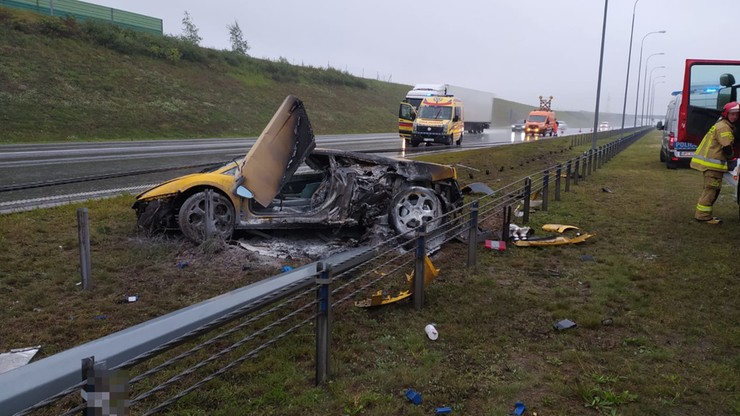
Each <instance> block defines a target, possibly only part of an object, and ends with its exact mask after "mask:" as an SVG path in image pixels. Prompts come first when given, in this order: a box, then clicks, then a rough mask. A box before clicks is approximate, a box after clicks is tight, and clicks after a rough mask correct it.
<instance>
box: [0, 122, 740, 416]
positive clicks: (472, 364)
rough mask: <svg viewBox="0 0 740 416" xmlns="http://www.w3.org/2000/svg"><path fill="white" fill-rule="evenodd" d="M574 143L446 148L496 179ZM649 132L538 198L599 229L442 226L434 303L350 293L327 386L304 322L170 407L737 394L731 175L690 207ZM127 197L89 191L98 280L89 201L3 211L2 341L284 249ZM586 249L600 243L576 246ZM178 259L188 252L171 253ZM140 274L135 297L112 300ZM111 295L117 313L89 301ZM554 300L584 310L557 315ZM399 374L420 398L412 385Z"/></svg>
mask: <svg viewBox="0 0 740 416" xmlns="http://www.w3.org/2000/svg"><path fill="white" fill-rule="evenodd" d="M569 143H570V142H569V141H568V140H564V139H558V140H544V141H539V142H533V143H530V144H523V145H519V146H514V147H508V148H497V149H492V150H489V151H480V150H476V151H471V152H466V151H463V152H458V153H456V154H455V155H456V156H455V159H454V160H455V161H456V162H459V163H462V164H465V165H467V166H471V167H474V168H477V169H479V170H480V171H481V172H473V171H471V172H472V173H474V177H473V178H470V177H467V176H466V175H461V182H463V184H464V183H467V182H469V181H473V180H476V181H484V182H487V183H489V184H490V185H491V186H492V187H494V188H495V187H500V186H501V185H502V184H505V183H508V182H509V181H511V180H513V179H518V178H521V177H523V176H526V175H527V174H528V173H532V172H535V171H538V170H540V169H542V168H544V167H546V166H544V165H545V164H547V163H550V164H552V163H554V161H555V160H556V159H557V158H560V157H562V159H561V160H565V159H568V158H570V157H572V155H573V154H577V153H578V152H580V151H582V149H580V148H571V146H569ZM658 146H659V133H651V134H649V135H648V136H646V137H645V138H643V139H641V140H639V141H638V142H636V143H635V144H633V145H632V146H630V148H628V149H627V150H625V151H624V152H622V153H621V154H619V155H618V156H617V157H615V158H614V159H613V160H611V161H610V162H609V163H607V164H606V165H605V166H604V167H603V168H602V169H600V170H597V171H595V172H594V173H593V174H592V175H591V176H589V177H587V179H586V180H585V181H581V182H580V183H579V184H578V185H572V186H571V191H570V192H568V193H563V194H562V200H561V201H559V202H553V201H551V203H550V209H549V210H548V211H547V212H542V211H537V212H535V213H534V214H533V215H532V218H531V224H530V225H532V226H533V227H535V229H537V231H538V232H537V234H543V233H544V232H542V231H540V230H539V227H540V226H541V225H542V224H545V223H566V224H572V225H576V226H579V227H580V228H581V229H582V230H584V231H588V232H592V233H595V234H596V236H595V237H593V238H592V239H590V240H588V241H587V242H586V243H583V244H581V245H573V246H560V247H549V248H518V247H510V248H509V249H508V250H507V251H505V252H497V251H489V250H485V249H484V248H482V247H479V249H478V253H477V254H478V266H477V267H476V268H475V269H472V270H468V269H466V268H465V267H464V266H463V264H464V259H465V258H466V257H465V256H466V248H465V247H464V246H462V245H459V244H449V245H448V246H445V248H444V250H443V252H442V254H441V255H440V256H439V257H438V258H437V259H436V260H435V265H436V266H437V267H440V268H441V269H442V271H441V274H440V276H439V277H438V278H437V280H435V281H434V282H433V283H432V284H431V285H430V287H429V288H428V289H427V294H426V304H425V307H424V309H423V310H421V311H418V312H417V311H415V310H414V309H413V305H412V303H411V302H402V303H400V304H395V305H390V306H387V307H383V308H380V309H377V310H374V311H368V310H365V309H357V308H354V307H353V306H351V305H349V304H343V305H341V306H340V307H339V309H338V310H337V311H336V312H335V317H336V318H337V319H336V321H335V323H334V327H333V329H334V335H333V344H332V356H331V360H332V361H331V369H332V374H331V381H330V382H329V383H328V385H326V386H325V387H323V388H321V387H318V388H317V387H314V386H313V382H312V380H313V354H314V346H313V335H312V330H310V329H308V328H307V329H306V330H305V331H303V330H301V331H299V332H298V333H296V334H292V335H291V336H289V337H288V338H286V339H285V340H284V341H285V342H281V343H279V344H277V345H276V347H275V348H271V349H270V350H269V353H265V354H263V355H261V357H262V358H261V359H259V360H257V361H255V362H251V361H250V362H249V363H247V364H244V365H242V366H240V367H239V368H237V369H235V370H234V371H232V372H229V373H227V375H226V376H225V377H224V378H223V379H219V380H215V381H213V382H211V383H209V384H208V388H207V389H203V392H202V393H198V394H193V395H190V396H188V397H186V399H184V400H183V401H182V402H180V403H178V404H177V405H176V406H175V407H174V408H173V409H171V410H170V412H171V413H172V414H193V415H195V414H224V415H226V414H232V413H234V412H242V413H247V414H249V413H257V412H259V413H260V414H273V415H298V414H301V415H303V414H343V415H386V414H408V415H421V414H430V413H431V412H433V409H434V408H435V407H438V406H451V407H452V408H453V409H454V412H455V413H457V414H475V415H505V414H508V411H509V409H510V408H511V406H512V405H513V403H514V402H516V401H523V402H524V403H525V404H526V406H527V408H528V409H529V412H534V411H536V412H537V413H538V414H543V415H548V414H563V415H565V414H568V415H576V414H577V415H589V414H593V415H601V414H605V415H611V414H618V415H646V414H675V415H684V414H685V415H694V414H739V412H740V400H739V395H738V388H739V387H740V386H739V385H738V378H737V374H738V373H740V361H738V359H737V357H738V351H737V346H738V340H740V333H739V332H738V326H737V321H738V318H739V316H738V312H737V308H736V299H737V297H738V286H737V284H736V280H737V268H736V265H735V262H734V259H735V258H736V257H737V256H736V251H737V247H738V239H740V237H739V236H738V235H739V234H738V232H737V231H738V227H740V221H739V220H738V206H737V204H736V203H735V202H733V201H732V200H731V199H730V197H729V192H728V191H729V189H724V190H723V194H722V196H721V197H720V199H719V201H718V202H717V205H716V211H715V215H719V216H721V217H724V218H725V220H726V221H725V224H723V225H721V226H719V227H711V226H707V225H705V224H698V223H695V222H694V221H693V220H692V214H693V206H694V204H695V203H696V198H698V195H699V191H700V190H701V184H702V181H701V176H700V175H699V174H698V173H697V172H696V171H693V170H690V169H678V170H667V169H665V167H664V165H663V164H661V163H659V162H658V161H657V155H658ZM450 157H451V156H450V155H439V156H433V157H432V156H429V157H427V158H428V159H437V160H438V161H449V158H450ZM525 160H529V161H530V163H528V164H527V163H524V161H525ZM518 161H522V165H521V166H520V164H519V163H518ZM497 166H504V167H505V169H504V170H503V171H502V172H499V171H498V169H492V168H494V167H497ZM485 169H490V174H488V175H485V174H483V173H482V172H484V171H485ZM461 172H464V170H462V169H461ZM604 187H608V188H610V189H611V190H612V191H613V192H612V193H607V192H604V191H603V190H602V188H604ZM551 195H552V194H551ZM130 203H131V197H120V198H115V199H110V200H104V201H96V202H88V203H86V204H84V205H85V206H86V207H89V212H90V224H91V242H92V263H93V281H94V288H93V290H92V291H89V292H84V291H81V290H80V288H79V287H78V286H76V285H75V283H77V282H78V281H79V279H80V278H79V270H78V262H79V260H78V251H77V243H76V239H77V234H76V225H75V221H76V220H75V218H76V215H75V210H76V208H78V207H80V206H82V205H70V206H65V207H57V208H51V209H45V210H37V211H32V212H26V213H18V214H13V215H5V216H2V217H0V230H2V231H0V242H1V243H2V245H3V247H4V251H3V252H2V254H0V303H2V304H3V305H6V307H5V308H3V309H2V311H0V319H2V321H3V323H4V324H3V325H2V327H0V350H7V349H10V348H18V347H23V346H28V345H36V344H41V345H42V349H41V352H40V355H39V357H43V356H47V355H49V354H53V353H56V352H59V351H62V350H64V349H66V348H69V347H71V346H74V345H78V344H80V343H83V342H85V341H88V340H91V339H95V338H97V337H99V336H102V335H105V334H109V333H112V332H115V331H117V330H120V329H123V328H126V327H128V326H130V325H133V324H136V323H139V322H142V321H145V320H147V319H151V318H153V317H156V316H160V315H162V314H164V313H166V312H169V311H172V310H176V309H179V308H182V307H185V306H188V305H190V304H192V303H195V302H198V301H201V300H205V299H208V298H210V297H213V296H215V295H218V294H220V293H223V292H225V291H228V290H231V289H234V288H237V287H241V286H244V285H246V284H248V283H250V282H253V281H256V280H259V279H260V278H262V277H264V276H269V275H274V274H276V273H277V272H278V269H279V264H275V265H270V264H263V265H259V264H258V263H256V262H255V261H254V260H255V259H249V258H245V257H244V254H240V255H239V256H236V255H234V254H233V252H230V251H228V250H226V251H222V252H213V251H209V250H200V249H198V248H197V247H192V246H190V245H189V243H187V242H184V241H182V240H181V239H179V238H177V236H173V237H166V238H165V237H160V238H149V237H144V236H140V235H138V234H137V232H136V229H135V222H134V214H133V212H132V211H131V209H130V208H129V207H130ZM520 225H521V224H520ZM586 254H589V255H592V256H593V257H594V258H595V260H596V261H595V262H584V261H582V260H581V256H583V255H586ZM180 261H188V262H189V266H188V267H186V268H182V269H180V268H178V267H176V264H177V263H178V262H180ZM298 264H299V261H298V260H296V262H295V263H294V264H293V265H298ZM243 266H248V267H246V268H245V267H243ZM132 293H135V294H138V295H139V296H140V301H139V302H136V303H132V304H122V303H119V302H118V301H119V300H120V299H121V297H122V296H123V295H125V294H132ZM102 314H104V315H106V316H107V319H106V320H97V319H94V317H95V316H98V315H102ZM563 318H568V319H571V320H573V321H575V322H576V323H577V324H578V326H577V327H576V328H573V329H570V330H566V331H562V332H557V331H554V330H553V329H552V324H553V323H555V322H557V321H559V320H560V319H563ZM429 322H435V323H436V324H437V328H438V330H439V333H440V337H439V339H438V340H437V341H435V342H432V341H429V340H428V339H426V337H425V334H424V330H423V328H424V326H425V325H426V324H427V323H429ZM605 322H606V323H605ZM255 375H257V376H256V377H255ZM406 388H414V389H416V390H417V391H419V392H421V393H422V394H423V397H424V403H423V404H422V405H421V406H419V407H414V406H413V405H411V404H410V403H409V402H408V401H406V400H405V398H404V397H403V391H404V390H405V389H406ZM214 408H217V409H219V410H217V411H215V413H213V412H212V409H214Z"/></svg>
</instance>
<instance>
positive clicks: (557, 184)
mask: <svg viewBox="0 0 740 416" xmlns="http://www.w3.org/2000/svg"><path fill="white" fill-rule="evenodd" d="M562 175H563V165H562V163H558V168H557V169H555V200H556V201H560V177H561V176H562Z"/></svg>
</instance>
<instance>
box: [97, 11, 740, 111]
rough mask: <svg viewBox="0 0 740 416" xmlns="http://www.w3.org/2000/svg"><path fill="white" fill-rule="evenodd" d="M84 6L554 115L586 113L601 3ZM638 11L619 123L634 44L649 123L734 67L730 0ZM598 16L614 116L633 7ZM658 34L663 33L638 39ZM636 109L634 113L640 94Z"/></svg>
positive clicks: (258, 53) (264, 54) (633, 81)
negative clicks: (699, 75) (709, 71)
mask: <svg viewBox="0 0 740 416" xmlns="http://www.w3.org/2000/svg"><path fill="white" fill-rule="evenodd" d="M90 2H91V3H95V4H100V5H104V6H108V7H114V8H117V9H121V10H127V11H131V12H135V13H140V14H144V15H148V16H154V17H157V18H161V19H162V20H163V26H164V32H165V33H166V34H171V35H181V34H182V27H183V25H182V18H183V16H184V13H185V11H187V12H188V13H189V14H190V16H191V19H192V21H193V23H194V24H195V26H196V27H197V28H198V30H199V35H200V36H201V37H202V38H203V40H202V42H201V46H206V47H212V48H216V49H230V47H231V45H230V42H229V32H228V30H227V27H226V26H227V25H228V24H231V23H233V22H234V21H237V22H238V23H239V26H240V27H241V29H242V31H243V33H244V39H245V40H246V41H247V42H249V45H250V47H251V49H250V50H249V54H250V55H251V56H254V57H257V58H268V59H273V60H275V59H278V58H280V57H283V58H286V59H287V60H288V61H290V62H291V63H295V64H303V65H312V66H315V67H326V66H327V65H329V66H331V67H333V68H337V69H340V70H346V71H347V72H349V73H352V74H354V75H357V76H363V77H366V78H373V79H382V80H390V81H392V82H396V83H401V84H409V85H413V84H417V83H447V84H453V85H458V86H462V87H467V88H473V89H479V90H484V91H489V92H492V93H494V94H496V95H497V96H498V97H501V98H505V99H509V100H513V101H518V102H522V103H527V104H532V105H537V104H539V99H538V96H540V95H544V96H550V95H552V96H554V97H555V98H554V100H553V109H555V110H557V109H563V110H586V111H593V110H594V108H595V105H596V89H597V80H598V71H599V51H600V48H601V34H602V27H603V18H604V1H603V0H601V1H600V0H558V1H554V0H454V1H440V0H424V1H417V2H399V1H397V0H374V1H365V2H358V1H353V0H314V1H305V0H273V1H258V2H252V1H249V2H237V1H226V0H210V1H203V0H180V1H177V2H162V1H152V0H91V1H90ZM636 4H637V6H636V8H634V10H636V11H635V14H634V15H635V23H634V36H633V42H632V59H631V65H630V68H631V71H630V76H629V92H628V94H627V113H630V114H631V113H634V109H635V97H636V96H635V93H636V87H637V82H638V75H637V70H638V65H639V64H640V56H641V54H640V51H641V46H642V72H641V73H640V76H639V82H640V90H641V91H645V90H646V89H645V88H644V87H645V84H647V88H648V89H652V85H653V84H655V89H654V91H655V112H656V113H663V112H664V111H665V105H666V104H667V102H668V100H669V98H670V92H671V91H675V90H678V89H680V87H681V81H682V77H683V69H684V61H685V59H687V58H708V59H736V60H740V46H738V44H739V43H740V35H739V34H740V30H738V25H737V22H738V19H737V13H738V9H739V8H738V7H737V6H740V2H737V0H637V3H636ZM608 6H609V7H608V12H607V22H606V23H607V24H606V38H605V45H604V64H603V73H602V84H601V85H602V86H601V104H600V111H601V112H612V113H621V112H622V107H623V104H624V88H625V77H626V75H627V59H628V55H629V54H628V51H629V46H630V27H631V23H632V16H633V7H634V6H635V1H634V0H609V1H608ZM660 30H666V31H667V33H665V34H659V33H656V34H650V35H648V33H649V32H654V31H660ZM658 53H664V55H653V54H658ZM651 55H653V56H651ZM661 66H664V67H665V68H660V67H661ZM646 69H647V82H645V76H646ZM663 76H664V77H665V78H663ZM651 95H652V94H650V95H648V96H647V97H648V98H650V96H651ZM401 98H402V97H399V99H401ZM637 101H638V113H640V112H641V111H642V110H641V108H642V92H641V93H640V97H639V98H638V100H637Z"/></svg>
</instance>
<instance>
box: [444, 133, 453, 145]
mask: <svg viewBox="0 0 740 416" xmlns="http://www.w3.org/2000/svg"><path fill="white" fill-rule="evenodd" d="M452 136H453V135H452V134H450V135H449V136H447V137H445V145H447V146H452V140H453V137H452Z"/></svg>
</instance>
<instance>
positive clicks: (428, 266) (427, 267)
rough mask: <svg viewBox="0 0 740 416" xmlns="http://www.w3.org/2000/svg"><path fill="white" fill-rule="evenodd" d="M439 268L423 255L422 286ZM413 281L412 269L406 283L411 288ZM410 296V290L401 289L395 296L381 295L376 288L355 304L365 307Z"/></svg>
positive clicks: (385, 303) (384, 303)
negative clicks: (370, 294)
mask: <svg viewBox="0 0 740 416" xmlns="http://www.w3.org/2000/svg"><path fill="white" fill-rule="evenodd" d="M439 270H440V269H438V268H436V267H434V264H433V263H432V259H430V258H429V256H424V287H426V286H427V285H428V284H429V283H430V282H431V281H432V280H434V279H435V278H436V277H437V276H438V275H439ZM376 273H378V274H380V275H381V276H384V275H385V273H380V272H376ZM413 282H414V272H413V271H412V272H411V273H406V283H407V284H408V286H409V288H411V286H412V285H413ZM410 296H411V290H402V291H401V292H399V293H398V295H396V296H391V295H383V291H382V290H378V291H377V292H375V293H374V294H373V295H372V296H371V297H370V298H369V299H365V300H358V301H356V302H355V306H357V307H358V308H367V307H370V306H380V305H387V304H389V303H393V302H398V301H399V300H403V299H406V298H408V297H410Z"/></svg>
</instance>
